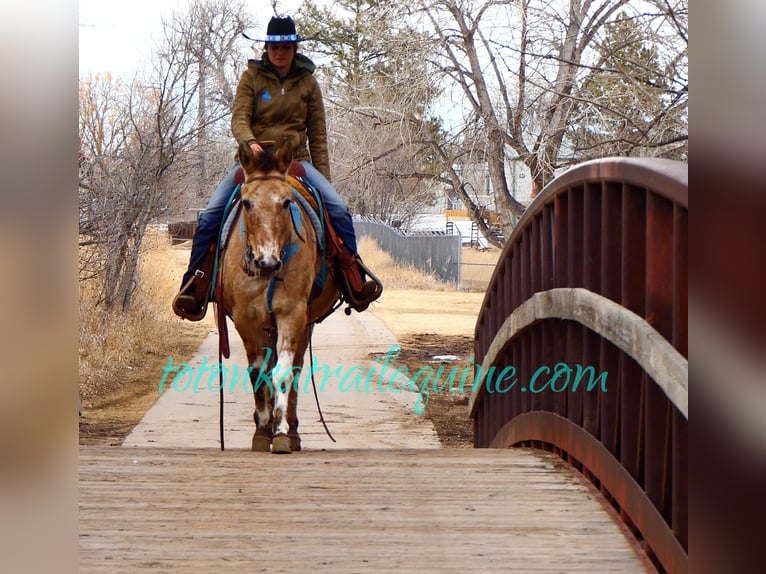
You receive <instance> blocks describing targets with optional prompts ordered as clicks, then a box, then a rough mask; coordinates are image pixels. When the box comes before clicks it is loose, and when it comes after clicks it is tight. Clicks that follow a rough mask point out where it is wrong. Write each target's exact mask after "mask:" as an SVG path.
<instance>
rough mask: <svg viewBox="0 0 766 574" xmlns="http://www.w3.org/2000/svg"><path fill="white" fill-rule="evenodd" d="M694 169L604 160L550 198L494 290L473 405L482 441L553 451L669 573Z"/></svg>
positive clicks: (486, 306)
mask: <svg viewBox="0 0 766 574" xmlns="http://www.w3.org/2000/svg"><path fill="white" fill-rule="evenodd" d="M687 170H688V168H687V166H686V164H681V163H679V162H673V161H669V160H662V159H630V158H609V159H605V160H598V161H593V162H587V163H584V164H581V165H580V166H578V167H576V168H574V169H572V170H570V171H568V172H566V173H565V174H563V175H561V176H560V177H558V178H557V179H556V180H554V181H553V182H551V184H550V185H548V186H547V187H546V188H545V189H544V190H543V192H542V193H541V194H540V196H539V197H538V198H537V199H536V200H535V202H534V203H533V204H532V205H531V206H530V207H529V208H528V209H527V211H526V212H525V214H524V216H523V217H522V218H521V220H520V222H519V224H518V225H517V227H516V229H515V230H514V232H513V234H512V235H511V237H510V238H509V240H508V243H507V244H506V247H505V250H504V251H503V254H502V255H501V257H500V260H499V262H498V265H497V267H496V269H495V272H494V274H493V276H492V279H491V281H490V285H489V287H488V289H487V294H486V296H485V299H484V303H483V305H482V309H481V312H480V314H479V318H478V320H477V323H476V331H475V357H476V359H475V362H476V364H477V365H479V364H480V365H481V369H480V371H479V375H478V376H477V379H476V383H475V386H474V388H475V391H474V393H473V396H472V397H471V400H470V403H469V408H470V414H471V417H472V418H473V419H474V443H475V446H477V447H500V448H506V447H511V446H532V447H537V448H543V449H546V450H549V451H552V452H554V453H555V454H557V455H559V456H560V457H561V458H562V459H564V460H565V461H567V462H568V463H569V464H571V465H572V466H573V467H574V468H575V469H576V470H578V471H580V472H581V473H582V474H583V475H584V477H585V478H586V479H588V480H590V481H591V483H593V485H595V487H596V488H597V489H599V490H600V491H601V493H602V494H603V495H604V498H605V499H606V500H607V501H608V502H610V503H611V504H612V506H613V507H614V508H615V509H616V511H617V514H618V516H619V517H620V518H621V519H622V520H623V522H624V523H625V524H626V525H627V526H628V528H630V529H631V530H632V531H633V533H634V534H635V535H636V538H637V539H638V540H639V541H640V542H641V544H642V546H643V547H644V549H645V550H646V552H647V554H648V555H649V557H650V558H651V559H652V560H653V562H654V563H655V565H656V566H657V567H658V569H659V570H660V571H667V572H685V571H687V570H688V517H687V515H688V507H687V482H688V475H687V464H688V463H687V461H688V453H687V452H688V448H687V444H688V363H687V355H688V350H687V345H688V331H687V315H688V310H687V296H688V283H687V233H688V232H687V226H688V179H687V177H688V176H687V173H688V171H687ZM555 365H559V366H561V365H563V367H561V369H562V373H563V372H564V371H567V368H569V371H568V372H566V384H563V385H562V384H560V381H559V385H558V387H557V386H556V382H557V381H556V380H555V379H556V377H555V376H552V375H551V373H552V372H553V369H554V368H555ZM511 367H512V369H510V368H511ZM575 367H577V372H578V375H581V374H582V372H583V371H587V370H588V369H589V368H590V373H589V384H588V385H587V388H586V386H585V385H579V384H577V383H578V382H580V380H579V379H576V383H575V384H572V385H569V383H570V374H571V373H572V372H574V370H575ZM504 369H505V371H504ZM509 369H510V370H509ZM546 369H547V370H546ZM504 372H508V373H512V374H513V376H514V377H515V378H513V377H511V376H510V375H509V376H507V377H506V379H505V380H506V381H507V382H508V384H507V385H505V386H504V387H501V385H500V383H501V382H502V381H501V380H497V378H501V377H499V376H498V377H497V378H496V380H495V381H494V386H493V384H492V383H493V381H491V380H489V379H491V378H492V377H491V376H490V373H492V374H497V373H504ZM541 373H542V374H543V375H544V376H543V377H542V378H540V377H539V375H540V374H541ZM604 373H606V375H604V376H602V378H601V379H598V376H601V375H603V374H604ZM484 375H486V379H487V380H485V379H484V378H483V377H484ZM510 379H513V380H510ZM545 379H547V381H546V382H547V383H548V384H547V385H543V386H544V387H545V388H544V389H543V390H539V389H534V390H533V389H532V384H534V382H535V380H538V381H539V382H542V381H543V380H545ZM585 379H588V377H585ZM594 379H598V384H595V383H594V384H590V383H593V381H594ZM551 380H553V384H550V383H551ZM562 380H563V376H562ZM527 385H529V387H530V388H529V389H527ZM538 386H539V385H538Z"/></svg>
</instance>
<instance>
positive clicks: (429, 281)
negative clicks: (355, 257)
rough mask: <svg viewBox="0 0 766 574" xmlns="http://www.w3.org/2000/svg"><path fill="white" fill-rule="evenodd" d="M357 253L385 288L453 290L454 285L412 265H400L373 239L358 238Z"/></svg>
mask: <svg viewBox="0 0 766 574" xmlns="http://www.w3.org/2000/svg"><path fill="white" fill-rule="evenodd" d="M358 249H359V254H360V255H361V256H362V259H364V262H365V264H366V265H367V266H368V267H369V268H370V269H371V270H372V272H373V273H375V275H376V276H377V277H378V278H379V279H380V280H381V281H382V282H383V285H384V286H385V288H386V289H428V290H432V291H446V290H454V286H453V285H450V284H448V283H444V282H443V281H440V280H439V279H438V278H437V277H435V276H433V275H426V274H425V273H423V272H422V271H419V270H418V269H416V268H415V266H413V265H402V264H400V263H397V262H395V261H394V260H393V258H392V257H391V256H390V255H389V254H388V253H386V252H385V251H383V250H382V249H381V248H380V247H379V246H378V244H377V242H376V241H375V240H374V239H371V238H369V237H361V238H360V239H359V245H358Z"/></svg>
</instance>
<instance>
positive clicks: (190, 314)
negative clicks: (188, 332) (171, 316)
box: [173, 244, 215, 321]
mask: <svg viewBox="0 0 766 574" xmlns="http://www.w3.org/2000/svg"><path fill="white" fill-rule="evenodd" d="M214 263H215V244H213V245H211V246H210V249H209V250H208V252H207V255H206V256H205V259H204V260H203V261H202V266H201V267H202V269H197V270H196V271H195V272H194V275H192V276H191V279H189V280H188V281H187V282H186V283H184V285H183V286H182V287H181V290H180V291H179V292H178V295H176V297H175V299H173V312H174V313H175V314H176V315H178V316H179V317H181V318H182V319H188V320H189V321H201V320H202V319H203V318H204V317H205V313H207V304H208V301H209V300H210V298H209V294H210V283H212V281H213V265H214Z"/></svg>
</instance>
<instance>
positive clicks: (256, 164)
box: [253, 150, 281, 172]
mask: <svg viewBox="0 0 766 574" xmlns="http://www.w3.org/2000/svg"><path fill="white" fill-rule="evenodd" d="M253 168H254V169H256V170H258V171H263V172H270V171H281V170H280V168H279V166H278V165H277V157H276V154H274V152H273V151H272V150H268V151H264V152H263V153H262V154H260V155H259V156H258V157H257V158H254V161H253Z"/></svg>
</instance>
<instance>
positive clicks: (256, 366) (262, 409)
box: [243, 337, 274, 452]
mask: <svg viewBox="0 0 766 574" xmlns="http://www.w3.org/2000/svg"><path fill="white" fill-rule="evenodd" d="M243 341H244V343H245V349H246V351H247V357H248V361H249V362H250V384H251V385H252V387H253V397H254V399H255V411H254V412H253V420H254V422H255V433H254V434H253V443H252V450H254V451H259V452H268V451H269V450H270V449H271V439H272V436H273V431H272V423H273V421H274V415H273V413H272V408H271V405H272V398H273V389H272V386H271V384H272V383H271V378H270V377H269V376H268V373H269V367H270V365H269V362H273V361H270V355H271V352H272V351H271V350H270V349H269V348H268V341H267V340H265V339H264V340H259V341H251V340H248V339H245V338H244V337H243Z"/></svg>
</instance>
